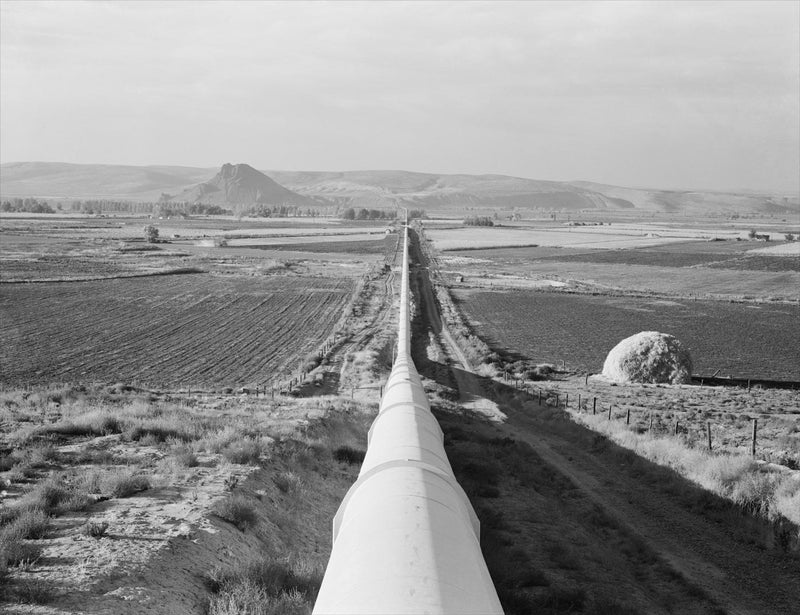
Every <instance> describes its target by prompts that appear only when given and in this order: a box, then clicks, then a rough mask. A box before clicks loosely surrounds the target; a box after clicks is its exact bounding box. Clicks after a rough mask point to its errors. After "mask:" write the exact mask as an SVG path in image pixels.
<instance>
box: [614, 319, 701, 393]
mask: <svg viewBox="0 0 800 615" xmlns="http://www.w3.org/2000/svg"><path fill="white" fill-rule="evenodd" d="M603 376H605V377H606V378H608V379H609V380H613V381H614V382H620V383H629V382H639V383H642V382H646V383H652V384H682V383H687V382H689V381H690V380H691V378H692V358H691V356H689V351H688V350H686V348H685V347H684V345H683V344H681V342H680V341H679V340H678V339H677V338H675V337H673V336H671V335H668V334H666V333H659V332H658V331H642V332H641V333H637V334H636V335H632V336H630V337H628V338H625V339H624V340H622V341H621V342H620V343H619V344H617V345H616V346H614V348H612V349H611V352H609V353H608V357H606V362H605V363H604V364H603Z"/></svg>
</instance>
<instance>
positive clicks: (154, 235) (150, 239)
mask: <svg viewBox="0 0 800 615" xmlns="http://www.w3.org/2000/svg"><path fill="white" fill-rule="evenodd" d="M144 238H145V240H146V241H147V243H158V229H157V228H156V227H155V226H153V225H152V224H148V225H147V226H145V227H144Z"/></svg>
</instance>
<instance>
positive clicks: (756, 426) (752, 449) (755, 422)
mask: <svg viewBox="0 0 800 615" xmlns="http://www.w3.org/2000/svg"><path fill="white" fill-rule="evenodd" d="M757 433H758V419H753V446H752V448H751V452H752V453H753V457H755V456H756V434H757Z"/></svg>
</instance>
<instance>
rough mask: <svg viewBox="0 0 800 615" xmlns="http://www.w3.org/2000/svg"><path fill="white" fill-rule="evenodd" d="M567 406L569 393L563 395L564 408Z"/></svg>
mask: <svg viewBox="0 0 800 615" xmlns="http://www.w3.org/2000/svg"><path fill="white" fill-rule="evenodd" d="M568 406H569V393H564V407H565V408H567V407H568Z"/></svg>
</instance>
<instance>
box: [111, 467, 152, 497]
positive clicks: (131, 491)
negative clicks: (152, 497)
mask: <svg viewBox="0 0 800 615" xmlns="http://www.w3.org/2000/svg"><path fill="white" fill-rule="evenodd" d="M147 489H150V479H149V478H148V477H147V476H143V475H142V474H139V473H137V472H135V471H133V470H117V471H114V472H111V473H109V474H107V475H106V476H104V477H103V479H102V490H103V492H104V493H109V494H110V495H112V496H114V497H115V498H127V497H130V496H132V495H135V494H137V493H140V492H142V491H146V490H147Z"/></svg>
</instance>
